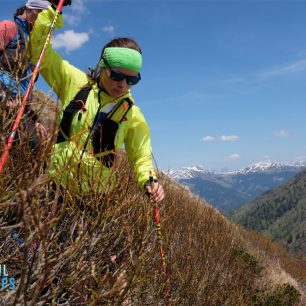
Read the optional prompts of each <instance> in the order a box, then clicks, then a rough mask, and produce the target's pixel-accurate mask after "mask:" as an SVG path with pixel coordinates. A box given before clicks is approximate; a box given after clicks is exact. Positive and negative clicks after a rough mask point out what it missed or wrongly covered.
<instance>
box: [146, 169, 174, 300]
mask: <svg viewBox="0 0 306 306" xmlns="http://www.w3.org/2000/svg"><path fill="white" fill-rule="evenodd" d="M153 184H154V178H153V175H152V172H150V186H151V188H153ZM153 212H154V221H155V230H156V235H157V239H158V244H159V256H160V261H161V266H162V272H163V274H164V277H165V280H166V286H165V295H166V305H167V306H171V301H170V290H169V286H168V280H167V268H166V259H165V255H164V250H163V239H162V232H161V225H160V215H159V209H158V207H157V204H154V207H153Z"/></svg>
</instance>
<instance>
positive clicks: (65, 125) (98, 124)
mask: <svg viewBox="0 0 306 306" xmlns="http://www.w3.org/2000/svg"><path fill="white" fill-rule="evenodd" d="M91 89H92V88H91V87H89V86H87V87H84V88H82V89H81V90H80V91H79V92H78V93H77V94H76V96H75V97H74V99H73V100H72V101H71V102H70V103H69V104H68V106H67V107H66V108H65V110H64V113H63V118H62V121H61V123H60V127H59V132H58V136H57V140H56V143H61V142H64V141H69V140H70V137H71V135H70V134H71V133H70V129H71V124H72V120H73V118H74V116H75V115H76V113H77V112H79V114H78V120H80V119H81V117H82V112H80V111H81V110H85V111H86V108H85V105H86V101H87V98H88V95H89V93H90V91H91ZM125 104H127V106H126V108H125V112H124V114H123V115H122V117H121V119H120V120H119V122H117V121H114V120H112V119H111V118H112V117H113V115H114V114H115V113H116V111H117V110H118V109H119V107H120V106H122V105H125ZM132 106H133V101H132V100H131V99H130V98H128V97H127V98H124V99H122V100H121V101H119V102H117V103H116V105H115V106H114V107H113V108H112V109H111V110H110V111H109V112H107V113H105V112H103V109H102V110H101V111H100V109H98V111H97V113H96V116H95V119H94V121H93V123H92V126H91V128H90V131H89V136H88V137H90V139H89V140H90V141H91V142H92V148H93V155H94V157H96V158H97V159H98V160H100V161H101V162H102V164H103V165H104V166H106V167H108V168H110V167H112V165H113V161H114V158H115V137H116V134H117V131H118V128H119V126H120V124H121V122H122V121H123V120H125V118H126V115H127V113H128V112H129V110H130V109H131V107H132ZM86 145H87V143H85V145H84V147H86ZM84 149H85V148H84Z"/></svg>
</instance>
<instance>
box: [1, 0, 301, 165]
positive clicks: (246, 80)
mask: <svg viewBox="0 0 306 306" xmlns="http://www.w3.org/2000/svg"><path fill="white" fill-rule="evenodd" d="M72 1H73V5H72V6H71V7H68V8H64V17H65V18H66V22H65V26H64V28H63V29H62V30H61V31H56V32H55V37H54V38H55V39H54V40H53V41H54V45H55V46H56V48H57V49H58V51H59V52H60V53H61V54H62V55H63V57H65V58H66V59H67V60H69V61H70V62H71V63H72V64H74V65H76V66H77V67H79V68H80V69H82V70H86V68H87V67H88V66H95V65H96V61H97V60H98V58H99V56H100V52H101V49H102V47H103V45H104V44H105V43H107V42H108V41H109V40H110V39H111V38H113V37H118V36H128V37H132V38H134V39H136V40H137V41H138V42H139V44H140V45H141V47H142V50H143V54H144V55H143V61H144V65H143V70H142V77H143V79H142V80H141V82H140V83H139V84H138V85H137V86H135V87H134V88H133V89H132V93H133V96H134V98H135V100H136V103H137V104H138V105H139V106H140V107H141V109H142V111H143V113H144V114H145V116H146V119H147V121H148V123H149V125H150V128H151V135H152V145H153V151H154V156H155V159H156V161H157V165H158V167H159V168H162V169H168V168H177V167H181V166H190V165H195V164H201V165H203V166H204V167H207V168H214V169H222V168H228V169H238V168H243V167H246V166H248V165H250V164H252V163H256V162H258V161H262V160H268V159H269V160H274V161H278V162H287V161H292V160H301V159H302V160H306V138H305V131H306V120H305V116H306V35H305V29H306V18H305V12H306V1H293V0H292V1H264V0H262V1H230V0H229V1H192V0H189V1H187V0H185V1H174V0H173V1H171V0H163V1H154V0H141V1H140V0H139V1H128V0H126V1H119V0H118V1H112V0H109V1H103V0H96V1H94V0H87V1H85V0H72ZM1 3H2V8H1V13H0V18H2V19H5V18H8V17H9V16H10V15H11V14H12V13H13V12H14V9H15V8H16V7H18V6H19V5H21V4H23V3H24V2H23V1H19V0H7V1H6V0H4V1H3V0H1ZM38 87H39V88H41V89H43V90H45V91H48V88H47V86H46V85H45V84H43V82H42V81H40V82H39V84H38Z"/></svg>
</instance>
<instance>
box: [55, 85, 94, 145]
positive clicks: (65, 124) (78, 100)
mask: <svg viewBox="0 0 306 306" xmlns="http://www.w3.org/2000/svg"><path fill="white" fill-rule="evenodd" d="M91 89H92V87H90V86H88V87H85V88H82V89H81V90H80V91H79V92H78V93H77V94H76V96H75V97H74V99H73V100H72V101H71V102H70V103H69V105H68V106H67V107H66V108H65V110H64V114H63V118H62V121H61V123H60V126H59V131H58V135H57V140H56V143H61V142H63V141H67V140H69V138H70V127H71V123H72V120H73V117H74V116H75V114H76V113H77V112H78V111H80V110H81V109H82V108H85V105H86V101H87V98H88V95H89V92H90V91H91Z"/></svg>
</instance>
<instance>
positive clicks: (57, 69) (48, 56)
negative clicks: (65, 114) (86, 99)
mask: <svg viewBox="0 0 306 306" xmlns="http://www.w3.org/2000/svg"><path fill="white" fill-rule="evenodd" d="M54 16H55V10H54V9H53V8H51V7H49V8H48V9H47V10H44V11H42V12H41V13H40V14H39V15H38V17H37V19H36V21H35V24H34V28H33V31H32V32H31V35H30V56H31V61H32V63H33V64H34V65H35V64H36V62H37V61H38V59H39V56H40V53H41V50H42V48H43V46H44V43H45V41H46V38H47V35H48V31H49V29H50V26H51V23H52V21H53V19H54ZM62 25H63V17H62V15H58V18H57V20H56V23H55V26H56V27H57V28H60V27H61V26H62ZM40 73H41V74H42V76H43V77H44V79H45V80H46V82H47V83H48V84H49V85H50V87H51V88H52V89H53V90H54V92H55V93H56V94H57V96H58V97H59V98H60V100H61V101H62V102H63V107H65V106H66V105H65V104H67V103H69V101H70V100H71V99H72V98H73V96H74V95H75V93H76V92H77V91H78V89H79V87H80V86H81V85H84V84H85V83H86V82H87V77H86V74H85V73H83V72H82V71H80V70H79V69H77V68H76V67H74V66H72V65H70V64H69V63H68V62H67V61H65V60H63V58H62V57H61V56H60V55H59V54H58V53H57V52H55V51H54V50H53V48H52V43H51V42H49V44H48V46H47V48H46V52H45V55H44V58H43V61H42V63H41V69H40Z"/></svg>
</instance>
